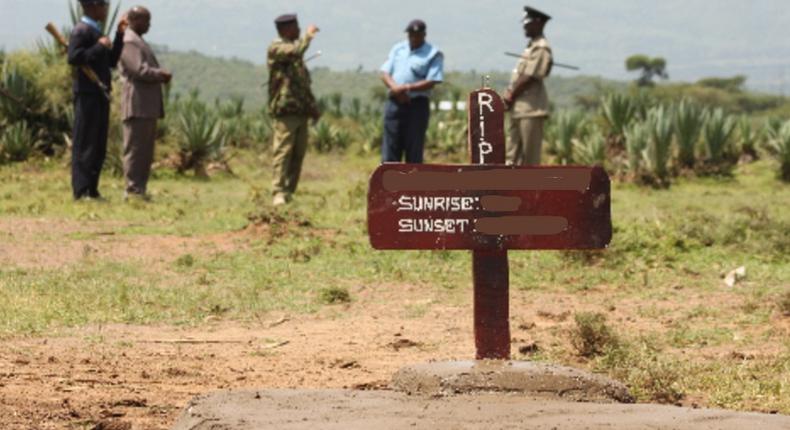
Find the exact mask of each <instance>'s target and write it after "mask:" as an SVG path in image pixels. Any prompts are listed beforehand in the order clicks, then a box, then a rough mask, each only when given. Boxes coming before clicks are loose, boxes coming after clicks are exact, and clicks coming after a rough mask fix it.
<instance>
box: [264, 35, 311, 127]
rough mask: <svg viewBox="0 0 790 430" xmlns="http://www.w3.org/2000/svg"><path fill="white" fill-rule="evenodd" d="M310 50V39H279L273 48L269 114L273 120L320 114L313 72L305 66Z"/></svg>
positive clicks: (269, 57)
mask: <svg viewBox="0 0 790 430" xmlns="http://www.w3.org/2000/svg"><path fill="white" fill-rule="evenodd" d="M309 47H310V38H309V37H302V38H301V39H298V40H294V41H292V42H289V41H287V40H283V39H280V38H278V39H276V40H275V41H274V42H272V44H271V45H270V46H269V51H268V61H267V64H268V67H269V112H271V114H272V115H273V116H285V115H304V116H311V115H313V113H314V112H316V110H317V106H316V101H315V96H314V95H313V91H312V90H311V89H310V83H311V80H310V72H309V71H308V70H307V66H305V63H304V53H305V52H306V51H307V48H309Z"/></svg>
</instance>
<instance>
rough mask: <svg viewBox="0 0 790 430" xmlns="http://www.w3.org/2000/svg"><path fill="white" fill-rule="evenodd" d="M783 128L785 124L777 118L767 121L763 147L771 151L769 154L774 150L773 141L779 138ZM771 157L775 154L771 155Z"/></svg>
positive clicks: (764, 129)
mask: <svg viewBox="0 0 790 430" xmlns="http://www.w3.org/2000/svg"><path fill="white" fill-rule="evenodd" d="M783 126H784V122H783V121H782V120H781V119H779V118H776V117H772V118H768V120H766V121H765V127H764V128H763V143H764V145H763V147H764V148H765V149H766V150H767V151H769V153H770V152H771V151H772V149H773V145H771V141H773V140H776V139H778V138H779V134H780V133H781V131H782V127H783ZM771 155H775V154H773V153H771Z"/></svg>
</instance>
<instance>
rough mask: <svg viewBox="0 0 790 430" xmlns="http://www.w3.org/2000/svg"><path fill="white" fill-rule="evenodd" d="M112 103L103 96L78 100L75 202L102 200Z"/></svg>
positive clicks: (79, 96)
mask: <svg viewBox="0 0 790 430" xmlns="http://www.w3.org/2000/svg"><path fill="white" fill-rule="evenodd" d="M109 122H110V103H109V102H108V101H107V99H106V98H105V97H104V96H103V95H101V94H76V95H75V97H74V136H73V140H72V144H73V147H72V150H71V187H72V190H73V192H74V198H75V199H79V198H82V197H99V196H100V194H99V176H100V175H101V169H102V166H103V165H104V159H105V157H106V156H107V132H108V128H109Z"/></svg>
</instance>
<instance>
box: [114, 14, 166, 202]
mask: <svg viewBox="0 0 790 430" xmlns="http://www.w3.org/2000/svg"><path fill="white" fill-rule="evenodd" d="M123 41H124V47H123V52H122V54H121V60H120V72H121V79H122V81H123V89H122V90H121V117H122V118H123V173H124V178H125V179H126V192H127V193H128V194H141V195H144V194H145V193H146V191H147V187H148V178H149V177H150V175H151V163H153V161H154V141H155V139H156V122H157V120H159V119H160V118H163V117H164V116H165V111H164V101H163V96H162V84H163V83H164V82H165V80H166V73H165V71H164V70H163V69H161V68H160V67H159V62H158V61H157V60H156V56H155V55H154V51H153V50H152V49H151V47H150V46H149V45H148V43H146V42H145V40H143V38H142V37H140V36H139V35H138V34H137V33H135V32H134V31H133V30H132V29H131V28H130V29H127V30H126V35H125V36H124V39H123Z"/></svg>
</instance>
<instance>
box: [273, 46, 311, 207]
mask: <svg viewBox="0 0 790 430" xmlns="http://www.w3.org/2000/svg"><path fill="white" fill-rule="evenodd" d="M310 41H311V39H310V37H307V36H305V37H303V38H301V39H298V40H295V41H287V40H283V39H281V38H278V39H276V40H275V41H274V42H272V44H271V45H270V46H269V50H268V62H267V64H268V67H269V112H270V113H271V115H272V119H273V127H272V128H273V129H274V143H273V148H274V154H273V172H274V179H273V181H272V189H273V193H274V195H275V196H281V197H284V198H285V199H290V197H291V195H292V194H293V193H294V192H296V188H297V186H298V185H299V177H300V175H301V172H302V162H303V161H304V156H305V153H306V152H307V138H308V121H309V119H310V117H313V116H315V115H316V113H317V104H316V100H315V96H314V95H313V92H312V90H311V88H310V85H311V79H310V72H309V71H308V70H307V67H306V66H305V64H304V53H305V52H306V51H307V49H308V48H309V47H310Z"/></svg>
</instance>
